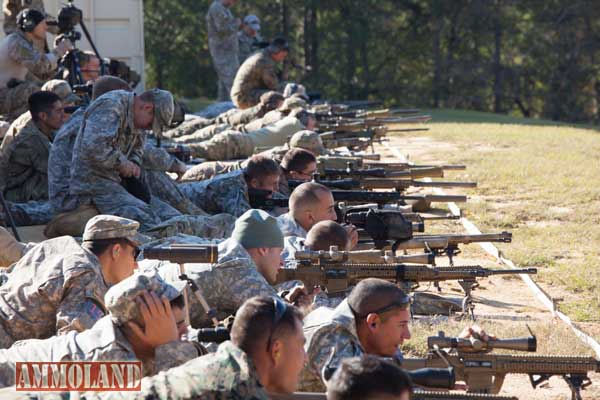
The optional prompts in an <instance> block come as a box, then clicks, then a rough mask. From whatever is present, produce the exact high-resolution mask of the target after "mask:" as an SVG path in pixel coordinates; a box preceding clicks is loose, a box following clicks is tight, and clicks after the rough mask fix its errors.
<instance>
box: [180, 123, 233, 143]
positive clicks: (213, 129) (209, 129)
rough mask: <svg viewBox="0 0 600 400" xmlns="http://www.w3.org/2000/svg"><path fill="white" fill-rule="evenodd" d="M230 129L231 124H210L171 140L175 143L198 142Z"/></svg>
mask: <svg viewBox="0 0 600 400" xmlns="http://www.w3.org/2000/svg"><path fill="white" fill-rule="evenodd" d="M230 129H232V127H231V126H229V125H227V124H212V125H208V126H205V127H203V128H200V129H198V130H196V131H194V132H191V133H189V134H188V135H186V136H180V137H177V138H174V139H173V141H175V142H177V143H198V142H203V141H205V140H209V139H211V138H213V137H214V136H215V135H217V134H219V133H221V132H225V131H227V130H230Z"/></svg>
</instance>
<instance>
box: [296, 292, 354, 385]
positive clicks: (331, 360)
mask: <svg viewBox="0 0 600 400" xmlns="http://www.w3.org/2000/svg"><path fill="white" fill-rule="evenodd" d="M304 335H305V336H306V345H305V347H304V348H305V350H306V354H307V356H308V364H306V365H305V367H304V370H303V371H302V379H301V382H300V390H301V391H303V392H324V391H325V385H324V384H323V382H324V380H325V379H324V374H329V375H330V374H331V373H332V372H333V371H335V370H336V369H337V367H338V366H339V365H340V363H341V361H342V360H344V359H345V358H349V357H360V356H362V355H363V354H365V350H364V348H363V346H362V345H361V344H360V340H359V339H358V333H357V332H356V320H355V318H354V314H353V313H352V310H350V307H349V306H348V302H347V301H346V300H344V301H343V302H342V303H341V304H340V305H339V306H337V307H336V308H335V309H334V310H332V309H330V308H327V307H320V308H318V309H316V310H315V311H313V312H311V313H310V314H308V315H307V316H306V318H305V319H304Z"/></svg>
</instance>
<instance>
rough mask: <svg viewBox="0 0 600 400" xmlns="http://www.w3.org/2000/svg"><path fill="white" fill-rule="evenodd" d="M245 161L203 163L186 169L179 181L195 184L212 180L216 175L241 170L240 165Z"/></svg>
mask: <svg viewBox="0 0 600 400" xmlns="http://www.w3.org/2000/svg"><path fill="white" fill-rule="evenodd" d="M245 161H246V160H243V161H242V160H240V161H207V162H203V163H202V164H198V165H194V166H193V167H191V168H190V169H188V170H187V171H186V173H185V174H184V175H183V177H182V178H181V180H182V181H183V182H197V181H205V180H207V179H212V178H214V177H215V176H217V175H221V174H226V173H228V172H233V171H238V170H240V169H242V168H243V166H242V164H244V163H245Z"/></svg>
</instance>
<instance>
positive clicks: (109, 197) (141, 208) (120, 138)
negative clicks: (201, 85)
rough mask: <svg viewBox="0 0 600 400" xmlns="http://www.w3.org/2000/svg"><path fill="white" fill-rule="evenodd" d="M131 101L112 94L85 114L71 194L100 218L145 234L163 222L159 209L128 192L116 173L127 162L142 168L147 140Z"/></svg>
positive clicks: (125, 95)
mask: <svg viewBox="0 0 600 400" xmlns="http://www.w3.org/2000/svg"><path fill="white" fill-rule="evenodd" d="M133 102H134V94H133V93H130V92H126V91H123V90H116V91H112V92H109V93H106V94H104V95H103V96H101V97H99V98H98V99H96V100H95V101H94V102H93V103H92V104H91V105H90V106H89V107H88V109H87V110H86V111H85V114H84V116H83V122H82V126H81V131H80V133H79V134H78V135H77V138H76V139H75V145H74V148H73V160H72V163H71V174H70V175H71V180H70V183H69V192H70V193H71V194H72V195H74V196H77V198H78V199H77V201H78V202H79V204H89V203H90V202H92V203H93V204H94V205H95V206H96V207H97V208H98V210H99V211H100V212H101V213H103V214H112V215H120V216H123V217H127V218H130V219H133V220H136V221H140V222H141V223H142V225H143V227H144V229H148V228H149V227H151V226H153V225H156V224H159V223H160V222H161V221H162V219H161V218H160V215H158V211H159V210H157V209H153V208H152V207H151V205H150V204H148V203H145V202H144V201H142V200H140V199H138V198H136V197H134V196H133V195H131V194H130V193H128V192H127V191H126V190H125V188H124V187H123V186H121V177H120V176H119V171H118V167H119V165H120V164H122V163H124V162H126V161H133V162H135V163H136V164H137V165H141V164H142V154H143V149H144V142H145V137H144V133H143V132H142V131H141V130H139V129H137V128H135V126H134V122H133V118H134V115H133ZM155 112H156V111H155Z"/></svg>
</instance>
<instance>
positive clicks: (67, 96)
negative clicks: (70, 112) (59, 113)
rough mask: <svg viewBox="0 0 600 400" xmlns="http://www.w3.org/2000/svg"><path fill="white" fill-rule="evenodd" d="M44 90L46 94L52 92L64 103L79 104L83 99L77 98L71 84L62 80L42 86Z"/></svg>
mask: <svg viewBox="0 0 600 400" xmlns="http://www.w3.org/2000/svg"><path fill="white" fill-rule="evenodd" d="M42 90H43V91H45V92H52V93H54V94H55V95H57V96H58V97H60V100H61V101H62V102H63V103H79V102H81V97H79V96H77V95H76V94H75V93H73V90H71V85H69V82H67V81H64V80H62V79H51V80H49V81H48V82H46V83H44V86H42Z"/></svg>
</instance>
